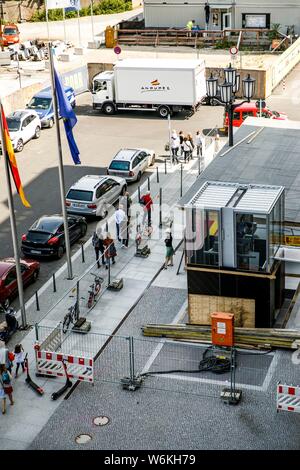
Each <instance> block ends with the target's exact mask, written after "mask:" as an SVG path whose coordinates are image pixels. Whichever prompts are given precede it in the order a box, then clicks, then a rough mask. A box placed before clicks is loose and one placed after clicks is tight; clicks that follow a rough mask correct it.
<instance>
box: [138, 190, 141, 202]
mask: <svg viewBox="0 0 300 470" xmlns="http://www.w3.org/2000/svg"><path fill="white" fill-rule="evenodd" d="M138 198H139V202H140V200H141V187H140V186H138Z"/></svg>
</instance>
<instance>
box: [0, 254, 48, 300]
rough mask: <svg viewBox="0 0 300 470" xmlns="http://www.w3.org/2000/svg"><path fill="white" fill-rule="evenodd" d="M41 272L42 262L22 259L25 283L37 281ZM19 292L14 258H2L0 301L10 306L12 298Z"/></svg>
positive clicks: (0, 265)
mask: <svg viewBox="0 0 300 470" xmlns="http://www.w3.org/2000/svg"><path fill="white" fill-rule="evenodd" d="M39 272H40V263H39V262H38V261H34V260H31V259H26V260H25V259H21V273H22V278H23V285H24V286H26V285H28V284H30V283H31V282H35V281H36V279H37V278H38V275H39ZM17 294H18V284H17V273H16V263H15V260H14V258H4V259H2V260H0V303H1V305H2V306H3V307H4V308H8V306H9V304H10V302H11V300H12V299H13V298H14V297H16V296H17Z"/></svg>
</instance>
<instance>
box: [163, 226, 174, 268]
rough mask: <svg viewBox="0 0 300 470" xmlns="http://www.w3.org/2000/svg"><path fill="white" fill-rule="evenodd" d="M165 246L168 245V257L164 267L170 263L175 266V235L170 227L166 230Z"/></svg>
mask: <svg viewBox="0 0 300 470" xmlns="http://www.w3.org/2000/svg"><path fill="white" fill-rule="evenodd" d="M165 246H166V259H165V264H164V269H167V267H168V265H169V266H174V265H173V256H174V253H175V252H174V248H173V237H172V233H171V229H170V228H167V230H166V238H165Z"/></svg>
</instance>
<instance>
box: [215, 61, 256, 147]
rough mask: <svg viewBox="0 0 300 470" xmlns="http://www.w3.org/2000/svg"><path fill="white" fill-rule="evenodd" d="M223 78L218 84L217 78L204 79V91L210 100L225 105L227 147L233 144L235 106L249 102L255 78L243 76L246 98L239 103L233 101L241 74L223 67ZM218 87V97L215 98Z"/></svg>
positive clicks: (253, 89) (252, 93)
mask: <svg viewBox="0 0 300 470" xmlns="http://www.w3.org/2000/svg"><path fill="white" fill-rule="evenodd" d="M224 74H225V80H224V82H223V83H222V84H221V85H218V79H217V78H215V77H213V75H212V74H211V76H210V77H209V78H208V79H207V80H206V91H207V96H208V98H209V99H210V100H212V99H213V100H214V101H217V102H218V103H220V104H222V105H223V106H225V111H227V113H228V139H229V147H232V146H233V112H234V110H235V108H237V107H238V106H241V105H242V104H243V103H249V101H250V100H251V98H252V97H253V95H254V91H255V79H254V78H251V77H250V74H248V76H247V78H243V80H242V83H243V96H244V97H245V98H246V99H245V100H244V101H242V102H241V103H236V104H235V103H234V101H235V94H236V93H237V92H238V91H239V89H240V82H241V76H240V75H239V74H238V73H237V70H236V69H235V68H233V67H231V64H229V67H227V68H225V69H224ZM218 87H219V94H220V99H219V98H217V93H218Z"/></svg>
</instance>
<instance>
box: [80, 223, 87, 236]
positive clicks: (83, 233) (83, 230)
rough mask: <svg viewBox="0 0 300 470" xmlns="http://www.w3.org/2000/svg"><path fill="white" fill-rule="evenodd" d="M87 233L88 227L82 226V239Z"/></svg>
mask: <svg viewBox="0 0 300 470" xmlns="http://www.w3.org/2000/svg"><path fill="white" fill-rule="evenodd" d="M86 231H87V226H86V225H85V224H81V225H80V237H84V236H85V234H86Z"/></svg>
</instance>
